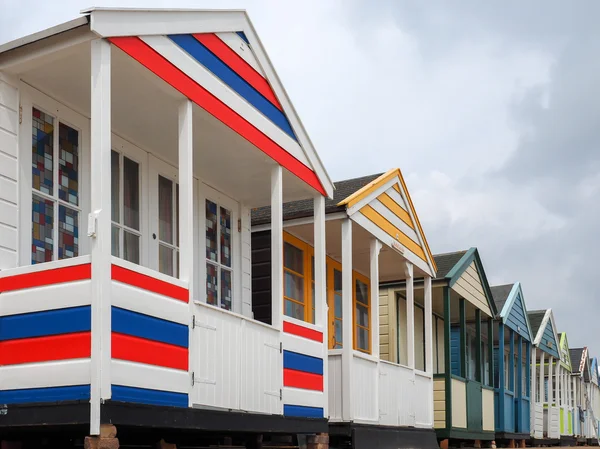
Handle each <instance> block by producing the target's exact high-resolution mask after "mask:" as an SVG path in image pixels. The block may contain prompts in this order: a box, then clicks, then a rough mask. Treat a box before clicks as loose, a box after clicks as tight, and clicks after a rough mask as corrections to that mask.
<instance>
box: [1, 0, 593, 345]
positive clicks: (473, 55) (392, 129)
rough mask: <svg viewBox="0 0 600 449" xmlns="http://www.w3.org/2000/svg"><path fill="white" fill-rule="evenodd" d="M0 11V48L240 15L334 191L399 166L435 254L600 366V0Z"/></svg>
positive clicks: (150, 1)
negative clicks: (102, 19) (61, 26)
mask: <svg viewBox="0 0 600 449" xmlns="http://www.w3.org/2000/svg"><path fill="white" fill-rule="evenodd" d="M91 1H92V0H85V1H79V0H61V1H60V2H48V1H40V0H0V42H6V41H9V40H12V39H16V38H18V37H21V36H23V35H26V34H30V33H32V32H35V31H39V30H41V29H44V28H48V27H50V26H52V25H55V24H57V23H60V22H63V21H66V20H69V19H71V18H74V17H76V16H77V14H78V13H79V11H80V10H81V9H84V8H86V7H89V6H116V5H118V6H132V7H136V6H137V7H140V6H143V7H171V8H173V7H181V8H184V7H195V8H245V9H247V10H248V12H249V14H250V18H251V20H252V21H253V23H254V26H255V27H256V29H257V32H258V33H259V35H260V36H261V40H262V42H263V44H264V45H265V47H266V49H267V52H268V54H269V56H270V58H271V60H272V62H273V64H274V66H275V68H276V70H277V72H278V74H279V76H280V78H281V80H282V82H283V84H284V85H285V87H286V90H287V92H288V94H289V96H290V98H291V100H292V102H293V103H294V105H295V107H296V109H297V111H298V113H299V115H300V117H301V119H302V121H303V123H304V125H305V127H306V129H307V131H308V133H309V134H310V136H311V139H312V141H313V143H314V144H315V147H316V148H317V151H318V152H319V155H320V157H321V159H322V160H323V162H324V164H325V167H326V169H327V170H328V172H329V174H330V176H331V177H332V179H334V180H341V179H347V178H351V177H356V176H362V175H367V174H372V173H378V172H384V171H387V170H389V169H390V168H395V167H399V168H400V169H401V170H402V172H403V174H404V177H405V178H406V182H407V184H408V188H409V191H410V193H411V196H412V199H413V201H414V203H415V207H416V209H417V213H418V215H419V217H420V220H421V222H422V225H423V227H424V230H425V234H426V236H427V239H428V241H429V243H430V246H431V248H432V251H433V252H434V253H441V252H449V251H456V250H461V249H467V248H469V247H472V246H476V247H477V248H478V249H479V252H480V255H481V257H482V260H483V264H484V267H485V271H486V274H487V277H488V280H489V282H490V284H491V285H499V284H505V283H512V282H516V281H520V282H521V284H522V288H523V293H524V296H525V300H526V303H527V306H528V308H529V309H530V310H533V309H541V308H549V307H550V308H552V309H553V312H554V316H555V320H556V323H557V327H558V331H561V332H562V331H565V332H567V335H568V337H569V343H570V345H571V347H577V346H584V345H585V346H588V347H589V348H590V351H591V355H592V356H600V342H599V341H598V337H597V336H596V334H595V331H596V330H597V328H596V323H597V319H598V318H599V317H600V301H599V299H600V298H599V297H600V295H599V293H600V291H599V285H600V282H598V279H597V278H596V276H598V275H599V274H600V272H599V271H598V268H597V267H595V265H594V260H596V259H595V257H596V255H598V254H599V253H600V238H598V234H600V207H599V206H598V202H599V200H600V101H599V98H600V97H599V94H600V57H599V55H600V27H598V26H597V19H598V17H599V16H600V2H597V1H595V0H580V1H578V2H573V3H571V2H564V1H556V0H529V1H528V2H522V1H516V0H503V1H500V0H493V1H488V2H481V1H476V0H473V1H471V0H461V1H454V2H417V1H404V0H378V1H377V2H373V1H367V0H361V1H359V0H344V1H342V0H329V1H323V0H302V1H296V2H292V1H285V2H282V1H275V0H272V1H259V0H249V1H227V0H222V1H201V0H195V1H186V0H169V1H161V0H143V1H134V0H124V1H121V2H118V1H112V2H109V1H104V0H96V3H95V4H94V3H91Z"/></svg>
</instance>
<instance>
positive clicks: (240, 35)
mask: <svg viewBox="0 0 600 449" xmlns="http://www.w3.org/2000/svg"><path fill="white" fill-rule="evenodd" d="M235 34H237V35H238V36H239V37H241V38H242V40H243V41H244V42H246V43H247V44H248V45H250V41H249V40H248V38H247V37H246V34H245V33H244V32H243V31H236V32H235Z"/></svg>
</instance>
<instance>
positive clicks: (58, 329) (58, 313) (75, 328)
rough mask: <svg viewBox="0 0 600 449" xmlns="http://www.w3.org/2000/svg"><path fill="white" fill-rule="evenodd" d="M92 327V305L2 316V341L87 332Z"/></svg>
mask: <svg viewBox="0 0 600 449" xmlns="http://www.w3.org/2000/svg"><path fill="white" fill-rule="evenodd" d="M91 329H92V309H91V307H90V306H81V307H69V308H67V309H56V310H45V311H43V312H33V313H22V314H19V315H8V316H3V317H0V341H5V340H13V339H16V338H32V337H43V336H46V335H59V334H70V333H73V332H87V331H90V330H91Z"/></svg>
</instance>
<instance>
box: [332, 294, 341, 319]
mask: <svg viewBox="0 0 600 449" xmlns="http://www.w3.org/2000/svg"><path fill="white" fill-rule="evenodd" d="M333 299H334V306H333V308H334V316H335V317H336V318H340V319H341V318H342V295H340V294H338V293H337V292H336V293H335V294H334V295H333Z"/></svg>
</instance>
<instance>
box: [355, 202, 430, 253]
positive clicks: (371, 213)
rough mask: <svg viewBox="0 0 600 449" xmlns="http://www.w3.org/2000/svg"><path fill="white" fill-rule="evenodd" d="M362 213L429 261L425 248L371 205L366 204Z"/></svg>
mask: <svg viewBox="0 0 600 449" xmlns="http://www.w3.org/2000/svg"><path fill="white" fill-rule="evenodd" d="M360 212H361V214H363V215H364V216H365V217H366V218H368V219H369V220H371V221H372V222H373V223H375V224H376V225H377V227H378V228H380V229H381V230H382V231H384V232H386V233H387V234H388V235H389V236H391V237H392V238H394V239H397V240H399V241H400V243H402V244H403V245H404V246H405V247H406V248H408V249H409V250H410V251H412V252H413V253H414V254H415V255H417V256H418V257H419V258H421V259H423V260H424V261H425V262H427V259H426V258H425V252H424V251H423V249H422V248H421V247H420V246H419V245H418V244H416V243H415V242H413V241H412V240H411V239H410V238H409V237H408V236H407V235H406V234H404V233H403V232H402V231H401V230H400V229H398V228H397V227H395V226H394V225H393V224H391V223H390V222H389V221H388V220H386V219H385V218H384V217H382V216H381V214H380V213H379V212H377V211H375V209H373V208H372V207H371V206H369V205H366V206H364V207H363V208H362V209H361V210H360Z"/></svg>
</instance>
